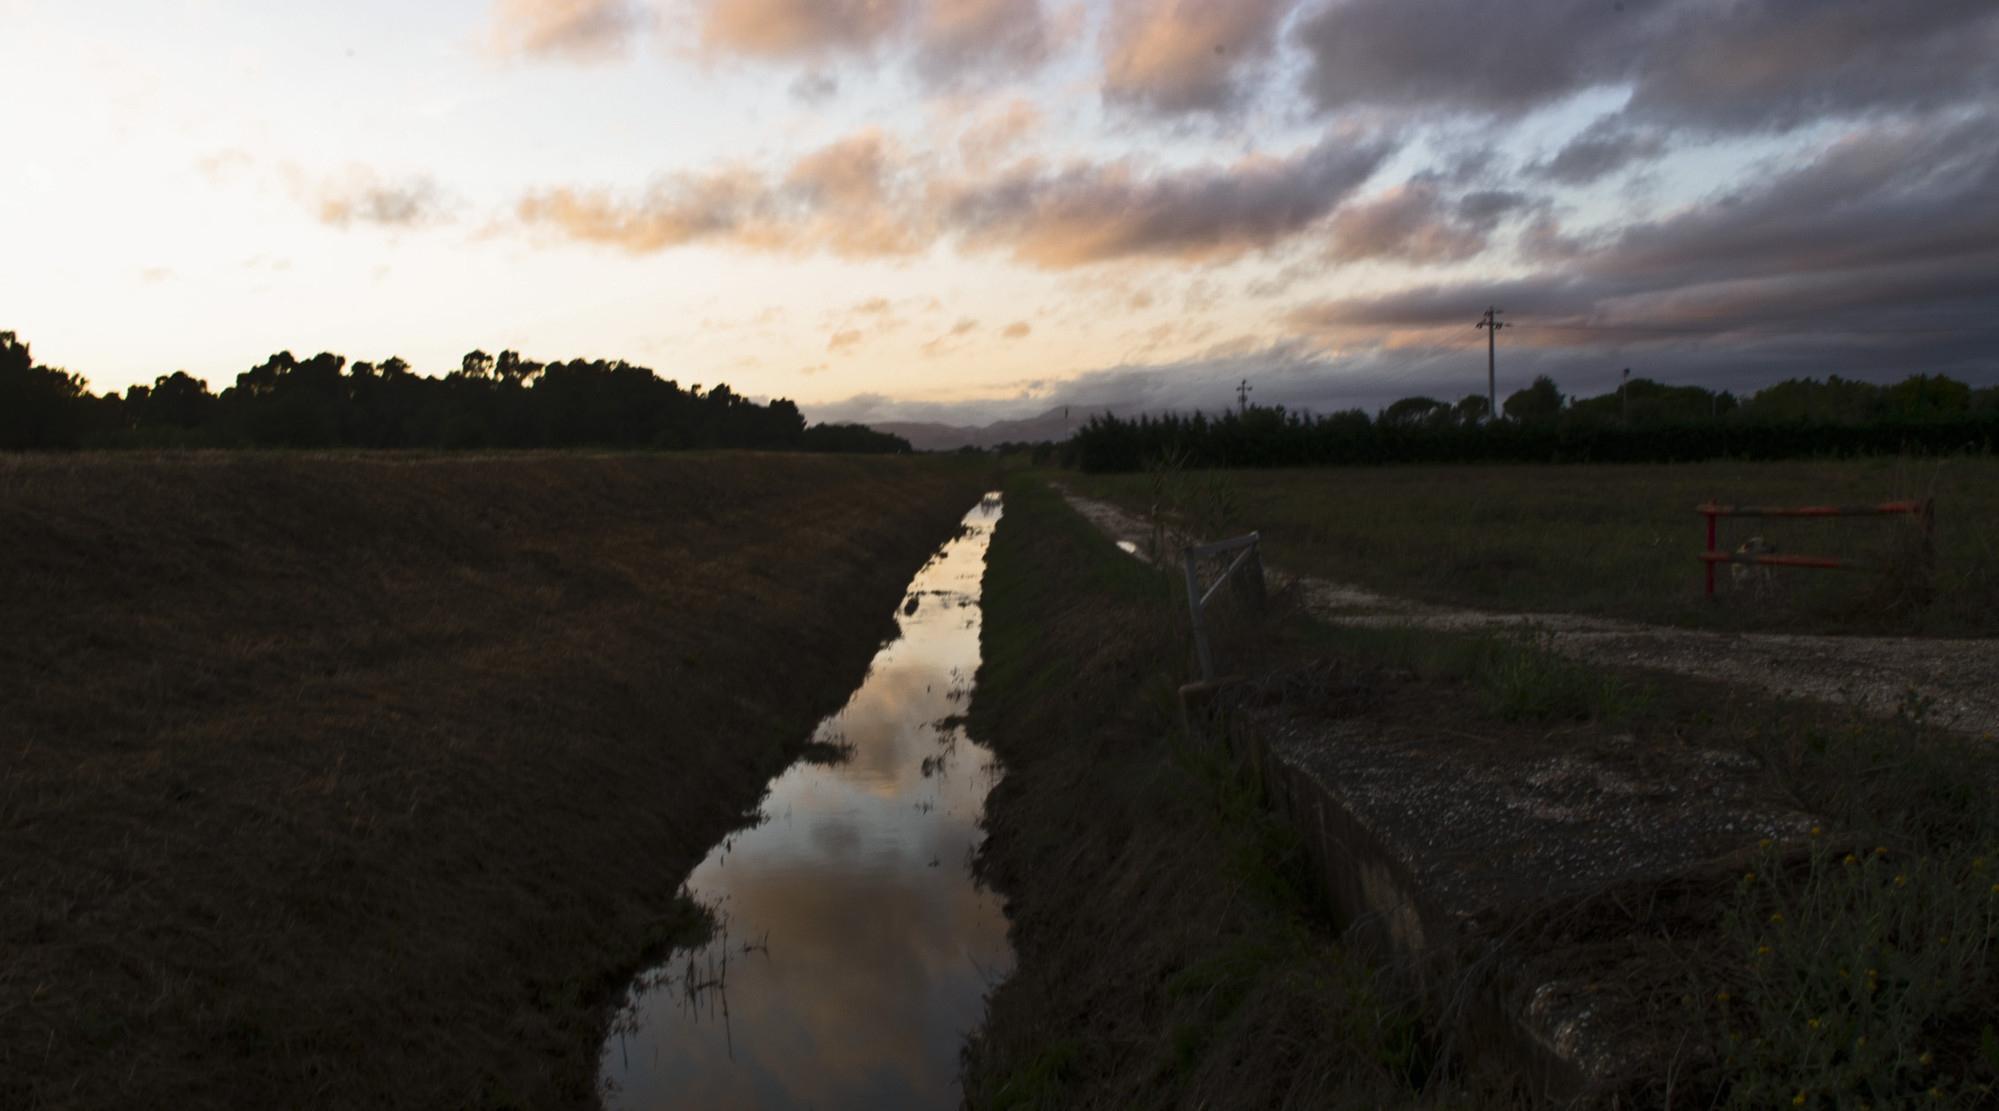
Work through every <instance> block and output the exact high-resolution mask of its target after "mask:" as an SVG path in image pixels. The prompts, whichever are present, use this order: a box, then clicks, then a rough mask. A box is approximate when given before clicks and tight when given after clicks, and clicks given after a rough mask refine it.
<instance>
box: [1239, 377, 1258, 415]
mask: <svg viewBox="0 0 1999 1111" xmlns="http://www.w3.org/2000/svg"><path fill="white" fill-rule="evenodd" d="M1255 388H1256V387H1255V386H1252V385H1250V384H1249V379H1247V378H1245V379H1243V380H1242V381H1241V382H1238V383H1236V388H1235V399H1236V404H1237V405H1238V406H1240V407H1241V408H1242V415H1243V416H1245V417H1246V416H1248V415H1249V391H1251V390H1253V389H1255Z"/></svg>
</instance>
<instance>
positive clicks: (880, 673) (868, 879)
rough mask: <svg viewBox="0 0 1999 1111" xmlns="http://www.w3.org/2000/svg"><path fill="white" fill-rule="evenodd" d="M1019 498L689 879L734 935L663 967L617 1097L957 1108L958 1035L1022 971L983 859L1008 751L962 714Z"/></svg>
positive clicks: (633, 1008) (981, 519)
mask: <svg viewBox="0 0 1999 1111" xmlns="http://www.w3.org/2000/svg"><path fill="white" fill-rule="evenodd" d="M999 516H1000V504H999V498H998V495H989V496H988V497H987V498H986V500H985V501H983V502H982V503H980V505H979V506H978V507H977V508H976V509H974V510H972V511H971V512H970V513H968V514H966V516H965V521H964V529H963V530H962V531H961V532H960V534H959V535H958V537H957V538H956V539H953V540H952V541H950V542H949V543H947V544H945V545H944V547H943V549H942V550H940V551H939V552H938V553H937V554H936V555H935V556H933V557H932V558H931V560H930V562H929V563H928V564H926V565H924V567H923V569H922V570H921V571H919V572H917V575H916V578H915V580H914V581H912V582H911V583H910V586H909V591H908V593H907V595H906V596H905V597H904V600H903V604H902V606H901V608H900V609H899V610H898V611H897V615H896V619H897V621H898V622H899V623H900V624H901V635H900V636H899V637H898V638H897V639H896V640H894V641H893V642H891V643H890V644H889V645H888V646H886V647H884V648H883V649H882V650H881V653H880V654H879V655H877V656H876V657H875V660H874V664H873V666H872V668H871V669H870V670H869V672H868V677H867V679H866V680H865V681H864V682H863V683H862V684H861V687H860V689H859V690H857V691H855V692H854V695H853V697H852V698H851V699H849V700H848V702H847V705H846V707H845V708H844V709H842V710H841V711H840V712H839V713H837V714H835V715H833V716H832V717H830V718H828V719H826V720H825V721H823V722H821V723H820V725H819V728H818V731H817V734H816V736H815V738H814V739H815V740H817V741H820V742H824V743H825V744H827V745H833V746H840V747H841V748H842V749H843V750H844V753H845V756H844V759H841V760H839V761H838V762H836V763H831V764H814V763H799V764H795V765H793V766H792V767H791V768H790V769H789V770H788V771H786V772H785V773H784V774H782V775H780V776H779V777H778V778H776V779H774V780H772V781H771V785H770V793H769V795H768V797H767V798H765V800H764V803H763V807H762V813H763V816H764V817H763V821H762V822H761V823H759V824H758V825H756V826H755V827H753V828H750V829H746V830H742V831H739V832H737V833H735V834H734V835H732V836H731V837H730V838H729V839H728V840H726V841H724V842H723V843H722V844H721V845H719V846H717V847H716V849H715V850H714V851H713V852H712V853H710V854H709V856H708V858H707V859H706V860H704V861H703V862H702V863H701V866H700V867H699V868H696V869H695V871H694V874H693V876H692V877H691V878H690V879H689V881H688V883H689V886H690V887H691V888H692V893H693V895H694V897H695V898H697V899H699V900H700V901H701V902H703V903H704V904H706V905H708V906H710V907H712V908H714V909H715V911H716V912H717V914H718V916H719V918H720V920H721V922H722V925H723V929H722V931H720V932H718V933H717V936H716V937H715V938H714V939H713V940H712V941H711V942H710V943H709V944H708V945H706V946H704V947H702V948H700V949H697V950H694V951H692V952H679V953H675V954H674V955H673V956H672V957H671V958H670V959H669V960H668V961H667V963H666V964H664V965H662V966H661V967H660V968H657V969H655V970H653V971H652V972H650V973H648V974H647V975H646V976H644V977H641V979H640V981H639V983H638V984H636V985H635V986H634V987H633V989H632V993H631V997H630V999H629V1000H628V1003H627V1009H626V1011H625V1014H624V1015H623V1020H622V1021H621V1022H620V1024H619V1030H618V1031H617V1032H615V1033H613V1035H612V1036H611V1038H610V1039H609V1040H608V1041H607V1042H606V1043H605V1046H604V1054H603V1059H602V1064H601V1066H600V1069H599V1077H600V1079H601V1082H602V1085H603V1087H604V1090H605V1096H604V1103H605V1105H606V1106H607V1107H615V1108H648V1109H650V1108H784V1107H798V1108H806V1107H810V1108H819V1109H828V1108H863V1107H864V1108H917V1107H921V1108H944V1107H955V1106H956V1105H957V1103H958V1099H959V1093H958V1088H957V1084H956V1076H957V1068H958V1047H959V1045H960V1042H961V1040H962V1038H963V1036H964V1034H965V1032H966V1031H968V1030H969V1029H971V1027H972V1025H973V1024H974V1023H975V1022H976V1021H977V1020H978V1018H979V1016H980V1012H981V1007H982V999H983V996H984V994H985V992H986V991H987V990H988V988H989V986H990V985H991V984H993V983H996V982H997V980H998V978H999V977H1000V976H1002V975H1004V974H1005V973H1006V972H1007V971H1008V970H1009V968H1010V967H1011V965H1012V959H1013V958H1012V953H1011V952H1010V950H1009V949H1008V947H1007V943H1006V923H1005V920H1004V919H1003V918H1002V917H1001V915H1000V904H999V901H998V900H997V899H996V898H995V897H994V896H992V895H991V894H990V893H988V892H985V891H981V890H979V889H978V888H976V887H974V886H973V884H972V880H971V875H970V872H969V869H968V865H969V863H970V860H971V855H972V852H973V850H974V849H975V848H976V846H977V845H978V842H979V839H980V835H979V831H978V828H977V825H976V823H977V820H978V817H979V808H980V806H981V804H982V803H983V801H984V799H985V794H986V791H987V789H988V788H989V787H991V785H992V782H993V778H994V776H995V775H996V774H997V772H996V771H995V769H994V766H993V764H992V755H991V753H989V752H988V751H987V750H986V749H984V748H983V747H981V746H979V745H977V744H974V743H973V742H972V741H971V740H969V739H968V738H966V737H965V736H964V735H963V731H962V730H961V729H959V728H958V727H957V726H955V725H953V724H951V723H949V722H947V721H945V720H944V719H947V718H949V717H950V716H951V715H954V714H958V713H961V712H962V711H963V710H964V708H965V705H966V700H967V697H968V696H969V695H970V693H971V683H972V675H973V673H974V672H976V671H977V669H978V664H979V601H978V599H979V578H980V576H981V574H982V573H983V572H984V569H985V553H986V544H987V541H988V540H989V539H990V538H991V535H992V528H993V524H994V522H996V521H997V520H998V519H999Z"/></svg>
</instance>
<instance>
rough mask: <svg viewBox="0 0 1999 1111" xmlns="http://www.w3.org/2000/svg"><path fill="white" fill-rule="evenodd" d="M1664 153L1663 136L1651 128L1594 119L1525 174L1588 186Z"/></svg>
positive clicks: (1618, 119)
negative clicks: (1548, 157)
mask: <svg viewBox="0 0 1999 1111" xmlns="http://www.w3.org/2000/svg"><path fill="white" fill-rule="evenodd" d="M1665 153H1666V136H1665V135H1664V134H1662V133H1660V132H1659V131H1658V130H1657V129H1654V128H1643V127H1633V126H1631V125H1630V124H1629V123H1628V122H1627V121H1626V120H1624V119H1623V118H1622V117H1621V116H1618V115H1610V116H1605V117H1603V118H1602V119H1599V120H1597V121H1596V122H1595V123H1593V124H1591V125H1590V126H1588V127H1586V128H1584V129H1583V131H1582V133H1581V134H1579V135H1577V136H1576V137H1575V138H1573V139H1570V140H1569V141H1568V142H1567V143H1566V144H1564V145H1563V147H1562V149H1561V150H1559V151H1557V152H1556V153H1555V157H1553V158H1551V159H1549V160H1548V161H1546V162H1541V163H1536V164H1535V165H1533V166H1530V167H1529V168H1528V173H1530V174H1532V175H1534V176H1536V177H1541V178H1545V179H1547V180H1549V181H1554V182H1558V183H1560V184H1562V185H1588V184H1589V183H1590V182H1593V181H1596V180H1597V179H1599V178H1603V177H1607V176H1609V175H1611V174H1614V173H1616V172H1617V171H1619V170H1621V169H1623V168H1624V167H1626V166H1628V165H1630V164H1631V163H1633V162H1644V161H1650V160H1652V159H1656V158H1659V157H1660V156H1662V155H1664V154H1665Z"/></svg>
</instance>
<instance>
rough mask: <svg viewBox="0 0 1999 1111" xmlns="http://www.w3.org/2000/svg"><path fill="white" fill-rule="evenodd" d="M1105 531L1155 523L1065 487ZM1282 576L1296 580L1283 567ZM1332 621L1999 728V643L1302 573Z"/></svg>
mask: <svg viewBox="0 0 1999 1111" xmlns="http://www.w3.org/2000/svg"><path fill="white" fill-rule="evenodd" d="M1063 496H1064V497H1066V498H1067V499H1068V501H1069V504H1070V505H1072V506H1074V507H1075V508H1076V510H1077V512H1079V513H1081V514H1082V515H1083V516H1084V517H1086V518H1088V519H1089V520H1090V522H1091V523H1092V524H1094V525H1096V526H1097V528H1098V529H1099V530H1101V531H1102V532H1103V533H1104V534H1105V535H1107V536H1110V537H1111V538H1112V539H1114V540H1119V541H1123V542H1125V543H1126V544H1128V545H1131V546H1132V547H1133V548H1135V549H1136V551H1137V552H1141V553H1142V552H1143V551H1144V549H1145V544H1146V541H1147V539H1148V537H1149V535H1150V533H1151V528H1150V526H1149V525H1147V524H1146V523H1145V522H1144V521H1142V520H1140V519H1139V518H1137V517H1134V516H1132V515H1131V514H1129V513H1126V512H1125V511H1124V510H1122V509H1120V508H1118V507H1117V506H1114V505H1111V504H1110V503H1108V502H1101V501H1096V500H1093V499H1090V498H1084V497H1079V496H1076V495H1074V494H1071V493H1069V492H1067V491H1064V495H1063ZM1270 572H1271V574H1272V577H1273V581H1276V580H1278V579H1282V578H1286V576H1283V575H1282V569H1281V568H1271V569H1270ZM1298 583H1299V586H1300V589H1301V591H1302V593H1303V595H1304V597H1305V604H1306V605H1307V607H1308V608H1310V610H1311V611H1312V613H1313V614H1314V615H1315V616H1317V617H1319V618H1321V619H1323V620H1326V621H1332V622H1338V623H1343V624H1350V625H1416V626H1420V627H1423V628H1431V629H1453V630H1470V629H1519V628H1527V627H1538V628H1540V629H1542V630H1545V631H1546V633H1547V635H1548V636H1549V638H1550V643H1551V644H1552V645H1553V647H1554V648H1555V650H1557V651H1559V652H1562V653H1564V654H1565V655H1569V656H1574V657H1576V658H1578V659H1584V660H1588V661H1590V662H1592V663H1605V664H1622V665H1627V666H1631V667H1651V668H1659V669H1661V670H1665V671H1674V672H1679V673H1681V674H1684V675H1693V676H1697V677H1699V678H1703V679H1714V680H1718V681H1721V682H1725V683H1735V684H1742V685H1747V686H1753V687H1759V688H1761V689H1763V690H1766V691H1769V692H1771V693H1773V694H1779V695H1785V696H1790V697H1802V698H1812V699H1816V700H1819V701H1822V702H1829V703H1833V704H1836V705H1851V706H1854V707H1856V708H1858V709H1861V710H1863V711H1865V712H1868V713H1875V714H1883V715H1885V714H1892V713H1894V712H1895V711H1896V709H1897V708H1898V707H1899V706H1902V705H1904V704H1909V705H1912V706H1914V705H1926V707H1927V712H1928V713H1929V715H1930V717H1931V720H1933V721H1936V722H1939V723H1941V724H1944V725H1947V726H1950V727H1952V728H1955V729H1958V730H1961V731H1964V732H1967V733H1970V734H1972V735H1974V736H1985V737H1989V736H1991V735H1992V734H1993V733H1994V732H1999V641H1995V640H1932V639H1922V638H1915V637H1859V636H1851V637H1849V636H1815V635H1800V634H1785V633H1734V632H1709V631H1705V630H1700V629H1681V628H1675V627H1672V626H1667V625H1641V624H1637V623H1634V622H1628V621H1614V620H1610V619H1608V618H1601V617H1586V616H1582V615H1578V614H1565V613H1505V612H1498V611H1491V610H1474V609H1453V608H1450V607H1447V606H1435V605H1428V604H1424V603H1420V602H1412V601H1409V600H1407V599H1402V598H1392V597H1389V596H1386V595H1382V594H1376V593H1374V592H1372V591H1369V590H1365V589H1363V588H1361V587H1357V586H1352V585H1350V584H1346V583H1335V582H1327V581H1325V580H1323V579H1314V578H1309V577H1302V576H1301V577H1298Z"/></svg>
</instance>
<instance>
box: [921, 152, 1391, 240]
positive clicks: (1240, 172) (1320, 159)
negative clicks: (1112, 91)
mask: <svg viewBox="0 0 1999 1111" xmlns="http://www.w3.org/2000/svg"><path fill="white" fill-rule="evenodd" d="M1391 150H1392V147H1391V145H1390V144H1389V143H1388V142H1386V141H1384V140H1380V139H1375V138H1364V137H1354V136H1349V135H1344V134H1336V135H1333V136H1330V137H1328V138H1327V139H1325V140H1324V141H1322V142H1321V143H1319V144H1318V145H1316V146H1314V147H1311V148H1309V149H1307V150H1305V151H1302V152H1300V153H1298V154H1295V155H1292V156H1290V157H1272V156H1268V155H1258V156H1255V157H1252V158H1246V159H1243V160H1242V161H1240V162H1237V163H1235V164H1234V165H1231V166H1225V167H1201V168H1196V169H1189V170H1181V171H1174V172H1168V173H1162V174H1149V175H1148V174H1143V173H1141V172H1139V171H1138V170H1137V169H1136V168H1135V167H1133V166H1131V165H1130V164H1129V163H1123V162H1120V163H1111V164H1108V165H1082V166H1072V167H1070V168H1068V169H1065V170H1061V171H1058V172H1055V173H1052V174H1051V173H1041V172H1037V171H1035V170H1033V169H1031V168H1030V169H1028V170H1026V171H1016V172H1012V173H1008V174H1002V175H998V176H996V177H995V178H994V179H992V180H990V181H985V182H980V183H978V184H976V185H974V186H971V187H969V188H965V189H963V190H962V191H960V192H959V193H958V194H957V195H956V196H954V197H952V198H951V199H950V201H949V203H948V206H947V208H948V219H949V222H950V223H951V225H952V226H953V227H955V228H957V229H959V230H960V231H961V233H962V234H963V235H964V237H965V238H966V240H967V241H968V242H970V243H971V244H973V245H975V246H983V247H991V248H998V249H1004V250H1007V251H1009V252H1010V253H1011V254H1012V255H1013V257H1014V258H1016V259H1018V260H1020V261H1023V262H1028V263H1032V264H1034V265H1037V266H1044V267H1050V268H1060V267H1070V266H1080V265H1084V264H1087V263H1092V262H1102V261H1106V260H1111V259H1120V258H1132V257H1148V256H1149V257H1160V258H1179V259H1226V258H1231V257H1235V256H1238V255H1241V254H1244V253H1246V252H1249V251H1253V250H1258V249H1262V248H1268V247H1272V246H1275V245H1277V244H1279V243H1281V242H1283V241H1284V240H1286V239H1287V238H1289V237H1290V236H1292V235H1295V234H1297V233H1298V232H1300V231H1302V230H1304V229H1306V228H1308V227H1309V226H1311V225H1312V224H1313V223H1315V222H1317V221H1318V220H1319V219H1320V218H1321V217H1323V216H1325V215H1326V214H1327V213H1328V212H1330V211H1331V210H1332V209H1333V208H1334V207H1335V206H1336V205H1338V204H1339V203H1340V201H1341V200H1342V199H1344V198H1345V197H1346V196H1347V195H1348V194H1350V193H1352V192H1353V191H1354V190H1355V189H1357V188H1358V187H1359V186H1360V185H1361V184H1362V183H1363V182H1365V181H1366V180H1367V179H1368V178H1369V177H1370V176H1371V175H1372V174H1373V173H1374V171H1375V170H1376V168H1378V167H1379V166H1380V165H1381V163H1382V161H1383V160H1384V159H1386V157H1387V156H1388V154H1389V153H1390V151H1391Z"/></svg>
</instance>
